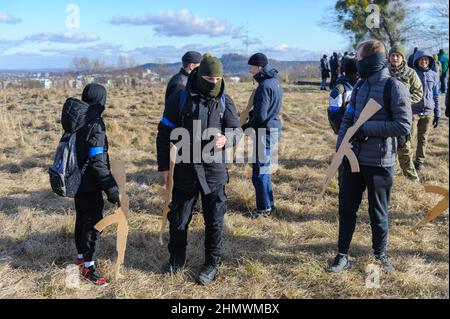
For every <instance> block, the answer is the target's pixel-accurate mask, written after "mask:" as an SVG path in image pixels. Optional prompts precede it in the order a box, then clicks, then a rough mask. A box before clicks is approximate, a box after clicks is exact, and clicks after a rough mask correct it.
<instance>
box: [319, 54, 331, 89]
mask: <svg viewBox="0 0 450 319" xmlns="http://www.w3.org/2000/svg"><path fill="white" fill-rule="evenodd" d="M320 75H321V77H322V83H321V84H320V90H321V91H326V90H327V79H328V78H329V77H330V68H329V66H328V57H327V56H326V55H325V54H324V55H323V57H322V59H320Z"/></svg>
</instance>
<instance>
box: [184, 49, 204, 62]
mask: <svg viewBox="0 0 450 319" xmlns="http://www.w3.org/2000/svg"><path fill="white" fill-rule="evenodd" d="M182 61H183V63H186V64H189V63H194V64H199V63H200V62H201V61H202V54H201V53H199V52H196V51H188V52H186V54H185V55H183V58H182Z"/></svg>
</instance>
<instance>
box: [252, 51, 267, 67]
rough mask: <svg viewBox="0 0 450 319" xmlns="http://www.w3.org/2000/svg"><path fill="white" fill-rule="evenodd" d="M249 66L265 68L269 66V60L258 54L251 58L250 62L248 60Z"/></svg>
mask: <svg viewBox="0 0 450 319" xmlns="http://www.w3.org/2000/svg"><path fill="white" fill-rule="evenodd" d="M248 64H249V65H254V66H261V67H265V66H266V65H267V64H269V60H268V59H267V57H266V56H265V55H264V54H262V53H256V54H253V55H252V56H251V57H250V60H248Z"/></svg>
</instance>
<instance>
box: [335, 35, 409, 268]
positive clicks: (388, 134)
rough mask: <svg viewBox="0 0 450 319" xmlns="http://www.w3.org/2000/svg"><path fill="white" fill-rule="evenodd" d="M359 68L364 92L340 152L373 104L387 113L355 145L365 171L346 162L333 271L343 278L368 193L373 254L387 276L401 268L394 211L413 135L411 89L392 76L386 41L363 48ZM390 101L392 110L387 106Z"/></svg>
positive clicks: (348, 116) (350, 113)
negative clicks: (400, 146)
mask: <svg viewBox="0 0 450 319" xmlns="http://www.w3.org/2000/svg"><path fill="white" fill-rule="evenodd" d="M357 68H358V74H359V76H360V77H361V80H360V82H359V84H358V85H357V86H358V87H359V89H358V90H354V91H353V96H352V100H351V103H352V105H351V106H349V107H348V108H347V111H346V113H345V116H344V119H343V121H342V125H341V128H340V131H339V137H338V142H337V148H339V147H340V145H341V143H342V141H343V138H344V136H345V134H346V133H347V130H348V129H349V128H350V127H351V126H353V125H354V124H355V123H356V122H357V121H358V119H359V116H360V114H361V112H362V111H363V109H364V108H365V107H366V104H367V102H368V101H369V100H370V99H374V100H375V101H376V102H377V103H378V104H380V105H381V106H382V109H381V110H380V111H378V112H377V113H376V114H375V115H374V116H372V118H370V119H369V120H368V121H367V122H366V123H365V124H364V125H363V126H362V127H361V128H360V129H359V130H358V131H357V132H356V133H355V134H354V136H353V138H352V140H351V144H352V146H353V148H352V149H353V151H354V153H355V155H356V157H357V159H358V162H359V165H360V172H359V173H352V170H351V167H350V163H349V162H348V160H344V162H343V163H342V167H341V172H340V173H341V176H340V184H339V239H338V254H337V256H336V258H335V260H334V262H333V263H332V264H331V265H330V268H329V270H330V271H332V272H335V273H339V272H342V271H344V270H347V269H349V268H351V263H350V261H349V257H348V253H349V249H350V243H351V241H352V237H353V233H354V231H355V227H356V213H357V211H358V209H359V206H360V204H361V200H362V196H363V193H364V192H365V191H366V190H367V197H368V200H369V217H370V225H371V229H372V250H373V254H374V257H375V260H376V261H377V262H378V263H379V264H380V266H381V267H382V269H383V270H384V271H385V272H386V273H392V272H394V271H395V269H394V267H393V266H392V264H391V263H390V261H389V259H388V257H387V242H388V207H389V200H390V195H391V189H392V181H393V176H394V166H395V162H396V152H397V138H398V137H400V136H405V135H407V134H409V132H410V130H411V122H412V111H411V99H410V95H409V91H408V89H407V88H406V86H405V85H404V84H403V83H402V82H400V81H398V80H396V79H395V78H392V77H390V75H389V69H388V68H387V61H386V49H385V47H384V45H383V43H381V42H380V41H378V40H368V41H364V42H362V43H361V44H359V45H358V53H357ZM361 81H362V82H361ZM389 83H390V84H389ZM388 85H389V87H390V90H391V92H390V95H389V96H388V98H387V99H386V98H385V95H386V94H385V90H386V89H387V87H388ZM388 92H389V91H388ZM389 100H390V102H389ZM385 101H386V103H389V105H386V104H385Z"/></svg>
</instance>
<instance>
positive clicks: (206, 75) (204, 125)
mask: <svg viewBox="0 0 450 319" xmlns="http://www.w3.org/2000/svg"><path fill="white" fill-rule="evenodd" d="M224 92H225V82H224V80H223V66H222V63H221V62H220V60H219V59H217V58H215V57H213V56H211V55H210V54H206V55H204V56H203V59H202V61H201V63H200V66H199V67H198V68H196V69H195V70H193V71H192V73H191V74H190V76H189V79H188V82H187V85H186V88H185V89H184V90H181V91H179V92H178V93H175V94H172V95H171V96H170V97H169V99H168V101H167V103H166V106H165V110H164V114H163V117H162V119H161V122H160V124H159V126H158V135H157V153H158V154H157V158H158V170H159V172H160V175H161V179H162V181H163V184H164V185H165V186H167V185H168V182H169V181H168V178H169V163H170V154H169V153H170V142H173V143H174V144H176V145H177V146H178V149H179V150H180V149H181V151H180V152H179V153H178V159H179V160H181V162H179V161H177V164H176V165H175V174H174V188H173V192H172V202H171V204H170V211H169V213H168V220H169V223H170V227H169V234H170V240H169V253H170V259H169V263H168V264H167V265H166V267H165V268H164V270H163V272H164V273H165V274H170V275H173V274H174V273H176V272H178V271H179V270H180V269H182V268H183V267H184V266H185V264H186V246H187V232H188V227H189V223H190V221H191V218H192V208H193V206H194V204H195V201H196V200H197V197H198V195H199V194H201V198H202V206H203V217H204V220H205V263H204V266H203V267H202V269H201V271H200V273H199V275H198V278H197V282H198V283H199V284H201V285H208V284H210V283H211V282H212V281H213V280H215V278H216V276H217V274H218V270H219V266H220V264H221V256H222V250H223V244H222V233H223V224H224V215H225V212H226V210H227V197H226V194H225V185H226V184H227V183H228V172H227V165H226V162H225V157H224V151H223V149H224V147H225V146H231V145H234V144H235V142H236V140H234V139H233V140H231V139H230V140H229V139H227V137H225V135H224V134H225V130H227V129H237V131H238V132H239V131H241V129H240V121H239V117H238V115H237V111H236V107H235V105H234V103H233V100H232V99H231V98H230V97H229V96H228V95H227V94H225V93H224ZM171 133H174V134H172V135H174V136H173V137H174V138H176V137H177V136H181V137H180V138H179V139H178V140H171ZM183 133H184V134H183ZM186 136H187V138H186ZM227 136H228V135H227Z"/></svg>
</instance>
